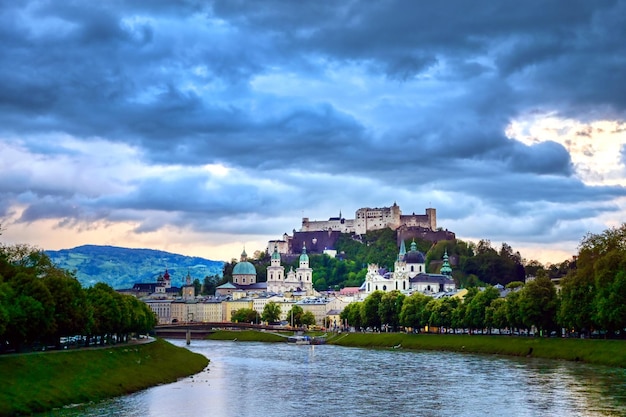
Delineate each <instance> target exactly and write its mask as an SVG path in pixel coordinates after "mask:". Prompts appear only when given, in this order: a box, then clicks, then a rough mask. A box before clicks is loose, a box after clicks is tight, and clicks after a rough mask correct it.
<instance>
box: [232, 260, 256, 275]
mask: <svg viewBox="0 0 626 417" xmlns="http://www.w3.org/2000/svg"><path fill="white" fill-rule="evenodd" d="M233 275H256V269H255V268H254V265H252V264H251V263H250V262H248V261H243V262H239V263H238V264H237V265H235V267H234V268H233Z"/></svg>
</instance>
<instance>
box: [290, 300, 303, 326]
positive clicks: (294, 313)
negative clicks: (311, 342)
mask: <svg viewBox="0 0 626 417" xmlns="http://www.w3.org/2000/svg"><path fill="white" fill-rule="evenodd" d="M303 314H304V310H302V307H300V306H299V305H297V304H294V305H293V307H291V309H290V310H289V311H288V312H287V320H288V321H289V324H291V325H292V326H295V327H299V326H301V325H302V315H303Z"/></svg>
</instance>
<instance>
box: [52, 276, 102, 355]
mask: <svg viewBox="0 0 626 417" xmlns="http://www.w3.org/2000/svg"><path fill="white" fill-rule="evenodd" d="M43 283H44V284H45V286H46V287H47V288H48V290H49V291H50V295H51V297H52V300H53V302H54V314H53V319H54V327H53V331H52V332H51V336H52V337H51V341H52V342H53V343H55V344H57V346H59V347H60V338H61V337H63V336H73V335H80V334H82V333H83V332H84V330H85V328H86V327H87V325H88V323H89V321H90V320H91V317H90V316H89V312H90V309H89V308H88V305H87V303H88V302H87V295H86V293H85V291H84V290H83V288H82V286H81V285H80V283H79V282H78V280H77V279H76V278H75V277H74V276H72V275H71V274H69V273H68V272H66V271H62V270H54V271H51V272H50V273H48V274H47V275H46V276H45V277H44V278H43Z"/></svg>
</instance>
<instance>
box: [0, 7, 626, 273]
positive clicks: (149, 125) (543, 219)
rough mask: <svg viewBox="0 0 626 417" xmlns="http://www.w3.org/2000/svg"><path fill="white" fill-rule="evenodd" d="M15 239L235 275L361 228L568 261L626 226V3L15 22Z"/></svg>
mask: <svg viewBox="0 0 626 417" xmlns="http://www.w3.org/2000/svg"><path fill="white" fill-rule="evenodd" d="M0 23H1V26H0V27H1V28H2V29H0V48H1V50H2V57H3V60H2V61H3V65H2V66H1V67H0V77H1V79H2V83H0V172H1V176H0V223H1V224H2V227H3V228H4V231H3V235H2V240H3V241H4V242H7V243H18V242H19V243H29V244H33V245H37V246H39V247H41V248H44V249H61V248H69V247H73V246H77V245H80V244H88V243H89V244H111V245H118V246H126V247H148V248H154V249H162V250H168V251H171V252H176V253H181V254H186V255H198V256H203V257H206V258H210V259H221V260H230V259H231V258H233V257H235V258H236V257H238V256H239V253H240V252H241V249H242V247H243V246H244V245H245V246H246V249H247V250H248V252H249V253H252V252H254V250H257V249H259V250H262V249H264V248H265V245H266V242H267V240H268V239H276V238H279V237H281V236H282V234H283V233H285V232H287V233H291V232H292V231H293V229H299V227H300V223H301V218H302V217H309V218H311V219H312V220H313V219H318V220H322V219H327V218H328V217H331V216H336V215H337V214H338V213H339V211H341V212H342V213H343V214H344V216H346V217H352V216H353V214H354V211H355V210H356V209H358V208H360V207H368V206H369V207H382V206H390V205H391V204H393V202H394V201H396V202H397V203H398V204H399V205H400V207H401V209H402V210H403V211H404V212H405V213H411V212H416V213H421V212H423V210H424V208H426V207H427V206H432V207H435V208H436V209H437V217H438V224H439V226H441V227H443V228H447V229H449V230H452V231H454V232H455V233H456V234H457V237H459V238H461V239H464V240H473V241H477V240H479V239H490V240H491V241H492V242H493V243H494V246H498V245H499V244H500V243H501V242H507V243H509V244H510V245H511V246H512V247H513V248H514V249H515V250H519V251H520V252H521V254H522V256H524V257H525V258H527V259H539V260H541V261H543V262H561V261H562V260H564V259H567V258H569V257H570V256H571V255H573V254H575V252H576V248H577V245H578V242H579V241H580V239H581V238H582V237H583V236H584V234H585V233H587V232H601V231H602V230H604V229H606V228H607V227H610V226H615V225H619V224H621V222H622V221H623V219H624V217H625V216H624V214H625V210H626V199H625V198H624V197H625V196H626V188H625V187H626V175H625V161H626V112H625V108H626V71H624V68H626V0H599V1H594V2H571V1H566V0H560V1H548V2H546V1H539V0H537V1H527V2H523V3H520V2H512V1H493V0H489V1H487V0H479V1H477V2H471V3H468V2H465V1H458V0H457V1H452V0H450V1H442V2H437V3H436V4H423V3H422V2H413V1H379V2H369V1H346V2H339V3H327V2H313V1H310V2H309V1H307V2H284V1H266V2H262V3H258V2H244V1H237V0H228V1H226V0H225V1H202V2H200V1H198V2H194V1H191V0H190V1H185V2H178V3H176V4H171V3H170V2H160V1H157V2H147V3H146V2H140V1H135V2H133V1H125V2H120V1H110V2H104V3H102V4H95V3H93V2H87V1H76V2H71V3H59V2H53V1H25V2H14V3H6V2H5V4H3V5H2V6H0Z"/></svg>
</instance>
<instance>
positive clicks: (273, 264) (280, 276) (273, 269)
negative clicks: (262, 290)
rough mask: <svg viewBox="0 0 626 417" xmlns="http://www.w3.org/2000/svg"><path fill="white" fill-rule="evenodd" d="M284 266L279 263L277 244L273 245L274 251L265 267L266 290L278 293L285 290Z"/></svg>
mask: <svg viewBox="0 0 626 417" xmlns="http://www.w3.org/2000/svg"><path fill="white" fill-rule="evenodd" d="M284 283H285V267H284V266H281V264H280V253H279V252H278V246H277V245H276V244H275V245H274V252H273V253H272V258H271V260H270V266H268V267H267V291H268V292H275V293H280V292H283V291H285V288H284Z"/></svg>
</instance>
